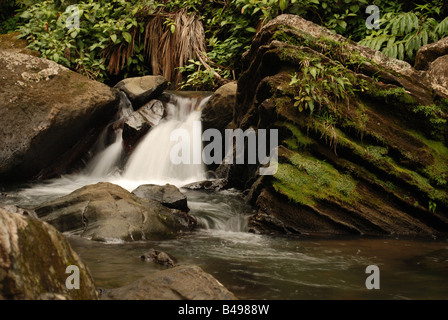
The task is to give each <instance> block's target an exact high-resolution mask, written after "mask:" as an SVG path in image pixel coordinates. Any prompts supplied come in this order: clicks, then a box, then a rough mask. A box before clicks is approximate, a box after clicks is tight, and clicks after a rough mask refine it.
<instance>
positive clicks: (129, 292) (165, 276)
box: [101, 265, 236, 300]
mask: <svg viewBox="0 0 448 320" xmlns="http://www.w3.org/2000/svg"><path fill="white" fill-rule="evenodd" d="M101 299H102V300H236V297H235V296H234V295H233V293H231V292H230V291H229V290H227V289H226V288H225V287H224V286H223V285H222V284H221V283H220V282H219V281H218V280H216V279H215V278H214V277H213V276H212V275H210V274H208V273H206V272H204V271H203V270H202V269H201V268H200V267H198V266H193V265H181V266H177V267H174V268H171V269H167V270H163V271H158V272H154V273H152V274H151V275H149V276H146V277H145V278H143V279H140V280H137V281H135V282H133V283H131V284H129V285H126V286H124V287H121V288H118V289H106V290H103V292H102V294H101Z"/></svg>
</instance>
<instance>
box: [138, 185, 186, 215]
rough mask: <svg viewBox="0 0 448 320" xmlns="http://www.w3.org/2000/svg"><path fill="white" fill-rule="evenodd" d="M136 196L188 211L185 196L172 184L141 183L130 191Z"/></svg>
mask: <svg viewBox="0 0 448 320" xmlns="http://www.w3.org/2000/svg"><path fill="white" fill-rule="evenodd" d="M132 194H135V195H136V196H138V197H141V198H145V199H149V200H154V201H158V202H160V203H161V204H163V205H164V206H166V207H168V208H172V209H178V210H181V211H185V212H188V211H189V210H190V209H188V203H187V197H186V196H185V195H184V194H183V193H182V192H180V190H179V189H178V188H177V187H176V186H173V185H172V184H166V185H164V186H159V185H156V184H143V185H141V186H139V187H138V188H137V189H135V190H134V191H132Z"/></svg>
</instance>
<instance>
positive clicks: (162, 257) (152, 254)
mask: <svg viewBox="0 0 448 320" xmlns="http://www.w3.org/2000/svg"><path fill="white" fill-rule="evenodd" d="M140 258H141V259H142V260H143V261H151V262H154V263H157V264H160V265H162V266H165V267H167V268H172V267H174V265H175V264H176V263H175V259H174V258H173V257H171V256H170V255H169V254H168V253H166V252H163V251H159V250H156V249H150V250H149V251H148V252H146V253H145V254H143V255H142V256H141V257H140Z"/></svg>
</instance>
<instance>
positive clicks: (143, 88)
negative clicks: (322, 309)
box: [115, 76, 168, 110]
mask: <svg viewBox="0 0 448 320" xmlns="http://www.w3.org/2000/svg"><path fill="white" fill-rule="evenodd" d="M115 88H117V89H120V90H121V91H123V92H124V93H126V95H127V96H128V98H129V100H130V101H131V102H132V107H133V108H134V110H138V109H139V108H140V107H142V106H143V105H144V104H145V103H147V102H148V101H150V100H153V99H157V98H158V97H159V96H160V95H161V94H162V93H163V91H165V90H166V89H167V88H168V80H166V79H165V78H164V77H162V76H144V77H135V78H127V79H124V80H122V81H120V82H118V83H117V84H116V85H115Z"/></svg>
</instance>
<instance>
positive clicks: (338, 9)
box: [0, 0, 448, 109]
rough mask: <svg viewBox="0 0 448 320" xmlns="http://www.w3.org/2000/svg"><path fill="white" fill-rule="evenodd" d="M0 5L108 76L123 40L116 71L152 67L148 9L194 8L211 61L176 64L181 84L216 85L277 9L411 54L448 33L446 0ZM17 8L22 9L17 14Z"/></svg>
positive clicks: (395, 53)
mask: <svg viewBox="0 0 448 320" xmlns="http://www.w3.org/2000/svg"><path fill="white" fill-rule="evenodd" d="M70 4H77V5H78V7H79V8H80V9H81V12H82V15H81V19H80V21H81V27H80V28H79V29H78V30H73V29H71V30H68V29H67V28H65V26H64V22H65V19H67V17H68V14H67V13H65V8H66V7H67V6H68V5H70ZM370 4H377V5H379V6H380V9H381V18H382V19H381V29H379V30H368V29H367V28H366V26H365V19H366V18H367V15H366V13H365V9H366V7H367V6H368V5H370ZM0 7H1V9H2V10H1V11H0V12H1V13H0V15H1V19H0V23H1V26H0V27H1V28H2V29H3V32H6V31H10V30H13V29H15V28H16V27H17V25H18V23H20V24H24V25H23V26H22V27H20V31H21V32H22V34H23V36H24V37H26V38H27V39H28V40H29V41H30V47H31V48H32V49H34V50H38V51H40V52H41V53H42V54H43V56H44V57H47V58H49V59H53V60H55V61H57V62H59V63H62V64H64V65H66V66H68V67H71V68H73V69H75V70H78V71H80V72H82V73H84V74H86V75H88V76H90V77H92V78H96V79H98V80H107V79H108V78H109V77H110V75H111V72H112V71H111V70H107V68H106V65H107V64H108V61H109V60H110V59H111V58H112V57H111V54H110V53H111V52H114V51H115V52H116V51H117V50H118V51H119V50H120V48H121V50H122V51H123V50H124V48H125V47H126V46H127V44H134V42H135V43H136V44H137V45H136V47H135V48H132V49H134V50H130V51H129V52H128V53H126V54H125V53H123V55H124V56H125V59H124V60H125V63H124V64H121V65H120V68H121V69H120V76H125V75H143V74H146V73H148V72H151V70H150V67H149V65H150V63H148V61H144V58H143V57H144V55H143V53H144V52H143V47H141V46H140V43H139V41H138V39H139V37H142V34H143V33H144V30H143V26H144V25H145V22H147V20H148V15H151V14H153V13H155V12H157V13H160V12H177V11H179V10H182V9H185V10H187V11H188V12H189V13H195V14H197V15H198V16H201V18H202V19H201V21H202V23H203V26H204V32H205V37H206V39H207V52H206V58H207V59H208V61H207V63H208V64H209V66H207V67H206V66H204V63H202V62H201V64H202V65H201V66H198V65H197V64H196V62H197V61H192V62H190V63H189V64H188V65H184V66H183V67H182V69H181V71H182V72H183V75H184V78H185V81H184V83H183V84H182V86H183V87H184V88H186V87H196V86H198V87H201V88H206V87H207V88H209V89H211V88H213V86H216V75H219V77H221V78H223V79H237V78H238V75H239V74H240V72H241V71H242V70H241V67H242V66H241V63H240V60H241V55H242V54H243V53H244V52H245V51H246V50H247V49H248V48H249V47H250V45H251V43H252V38H253V36H254V35H255V33H256V32H257V30H259V29H260V27H261V26H262V25H263V24H264V23H266V22H268V21H269V20H270V19H272V18H274V17H276V16H277V15H279V14H281V13H290V14H297V15H300V16H302V17H304V18H305V19H308V20H311V21H313V22H315V23H317V24H320V25H323V26H325V27H327V28H329V29H330V30H332V31H334V32H336V33H339V34H341V35H343V36H345V37H348V38H350V39H352V40H355V41H360V40H361V43H362V44H364V45H368V46H370V47H372V48H374V49H378V50H381V51H383V52H384V53H386V54H388V55H389V56H392V57H397V58H400V59H407V60H412V59H413V57H414V56H415V52H416V50H418V48H420V46H422V45H424V44H426V43H430V42H433V41H436V40H438V39H440V38H441V37H443V36H445V35H448V18H445V17H446V16H447V15H448V8H447V6H446V4H444V1H443V0H434V1H432V2H428V1H426V0H418V1H417V2H412V3H410V2H406V1H404V0H401V1H392V0H383V1H381V4H380V3H379V1H373V2H371V1H368V0H343V1H333V0H302V1H298V0H227V1H201V0H187V1H181V0H174V1H167V0H161V1H152V0H128V1H125V0H111V1H106V0H100V1H93V0H80V1H75V0H47V1H38V0H21V1H12V0H7V1H1V2H0ZM17 10H21V11H24V12H23V14H21V15H16V16H14V14H15V13H16V12H17ZM19 16H20V18H19ZM165 26H166V27H168V28H169V29H170V30H171V32H172V33H174V32H175V30H176V29H177V27H178V26H176V23H175V22H174V21H173V20H172V19H170V18H169V17H168V18H167V19H166V20H165ZM136 39H137V40H136ZM128 54H129V55H130V56H127V55H128ZM121 58H122V57H121ZM121 58H120V59H121ZM120 61H121V60H120ZM346 62H347V63H350V61H346ZM353 63H361V62H360V61H359V60H357V61H354V62H353ZM114 71H117V70H114ZM309 71H311V70H309ZM317 71H319V70H318V68H317ZM212 72H214V73H215V76H214V77H212V76H211V75H212ZM313 72H314V71H313ZM308 75H311V73H309V74H308ZM316 76H317V73H316ZM311 77H312V75H311ZM331 82H332V81H331V80H330V81H328V83H327V85H329V86H330V87H331V86H333V87H334V88H333V89H335V88H336V89H338V88H342V90H344V87H345V86H346V85H347V83H346V82H344V80H342V84H337V83H336V84H334V85H333V84H331ZM324 85H325V84H324ZM324 85H323V86H324ZM330 89H331V88H330ZM304 90H305V92H306V90H308V91H310V92H313V91H315V90H316V88H312V87H311V86H310V87H309V88H308V89H306V88H304ZM318 91H319V90H318ZM345 91H347V90H345ZM298 97H299V100H298V101H299V104H301V105H303V108H307V109H308V108H309V109H312V108H313V107H312V104H313V103H314V102H315V100H313V102H311V101H312V100H309V101H304V100H302V101H300V99H301V98H302V97H300V96H298ZM316 100H318V97H317V96H316Z"/></svg>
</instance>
